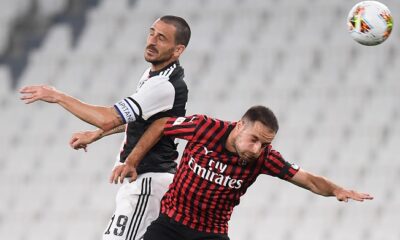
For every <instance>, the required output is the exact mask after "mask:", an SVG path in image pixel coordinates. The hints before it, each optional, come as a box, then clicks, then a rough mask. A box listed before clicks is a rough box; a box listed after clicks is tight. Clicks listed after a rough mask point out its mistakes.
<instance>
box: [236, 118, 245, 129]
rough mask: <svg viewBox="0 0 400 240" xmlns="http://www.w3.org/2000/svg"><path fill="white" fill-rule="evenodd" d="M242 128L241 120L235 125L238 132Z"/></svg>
mask: <svg viewBox="0 0 400 240" xmlns="http://www.w3.org/2000/svg"><path fill="white" fill-rule="evenodd" d="M243 127H244V122H243V120H239V121H238V122H237V123H236V128H237V129H238V130H242V128H243Z"/></svg>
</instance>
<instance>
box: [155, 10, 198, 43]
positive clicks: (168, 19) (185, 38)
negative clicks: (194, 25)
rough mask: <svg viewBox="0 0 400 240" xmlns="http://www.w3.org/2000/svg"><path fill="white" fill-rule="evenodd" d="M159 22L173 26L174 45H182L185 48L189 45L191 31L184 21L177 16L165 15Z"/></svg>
mask: <svg viewBox="0 0 400 240" xmlns="http://www.w3.org/2000/svg"><path fill="white" fill-rule="evenodd" d="M160 20H161V21H163V22H165V23H168V24H172V25H174V27H175V28H176V33H175V43H176V44H182V45H185V47H187V45H188V44H189V40H190V35H191V31H190V27H189V24H188V23H187V22H186V21H185V19H183V18H181V17H177V16H172V15H165V16H162V17H161V18H160Z"/></svg>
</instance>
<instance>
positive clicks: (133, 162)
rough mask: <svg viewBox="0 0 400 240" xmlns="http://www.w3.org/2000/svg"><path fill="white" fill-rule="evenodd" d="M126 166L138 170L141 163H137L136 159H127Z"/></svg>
mask: <svg viewBox="0 0 400 240" xmlns="http://www.w3.org/2000/svg"><path fill="white" fill-rule="evenodd" d="M125 164H126V165H128V166H130V167H133V168H136V167H137V166H138V165H139V161H137V160H136V159H134V158H129V157H128V158H127V159H126V161H125Z"/></svg>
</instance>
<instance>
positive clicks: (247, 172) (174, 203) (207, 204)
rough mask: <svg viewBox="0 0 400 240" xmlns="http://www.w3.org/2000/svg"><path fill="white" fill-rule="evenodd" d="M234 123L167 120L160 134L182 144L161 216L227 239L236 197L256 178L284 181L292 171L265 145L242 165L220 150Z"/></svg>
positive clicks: (293, 167)
mask: <svg viewBox="0 0 400 240" xmlns="http://www.w3.org/2000/svg"><path fill="white" fill-rule="evenodd" d="M235 125H236V123H231V122H226V121H221V120H217V119H213V118H209V117H207V116H204V115H194V116H189V117H178V118H170V119H169V120H168V122H167V124H166V126H165V128H164V134H165V135H166V136H171V137H175V138H182V139H185V140H187V141H188V143H187V145H186V147H185V150H184V152H183V155H182V159H181V161H180V163H179V167H178V171H177V173H176V174H175V177H174V180H173V183H172V184H171V185H170V187H169V189H168V191H167V193H166V194H165V195H164V197H163V199H162V201H161V213H163V214H165V215H168V216H169V217H170V218H172V219H173V220H175V221H177V222H180V223H182V224H183V225H185V226H188V227H190V228H192V229H195V230H198V231H203V232H213V233H221V234H227V232H228V221H229V219H230V217H231V214H232V211H233V208H234V207H235V206H236V205H238V204H239V202H240V197H241V196H242V195H243V194H245V192H246V190H247V188H248V187H249V186H250V185H251V184H252V183H254V181H255V180H256V179H257V177H258V176H259V175H260V174H268V175H271V176H275V177H279V178H281V179H285V180H287V179H290V178H292V177H293V176H294V175H295V174H296V173H297V171H298V169H299V168H298V167H297V166H296V165H293V164H290V163H288V162H286V161H285V160H284V159H283V157H282V156H281V154H280V153H279V152H277V151H275V150H274V149H272V147H271V146H268V148H265V150H264V151H263V152H262V154H261V155H260V157H259V158H258V160H257V161H254V162H252V163H248V164H245V163H243V162H242V161H240V158H239V156H238V155H237V154H235V153H232V152H229V151H228V150H226V148H225V143H226V139H227V137H228V135H229V133H230V132H231V131H232V129H233V128H234V127H235Z"/></svg>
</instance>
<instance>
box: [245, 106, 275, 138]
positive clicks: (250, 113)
mask: <svg viewBox="0 0 400 240" xmlns="http://www.w3.org/2000/svg"><path fill="white" fill-rule="evenodd" d="M242 120H248V121H250V122H252V123H254V122H256V121H259V122H260V123H262V124H263V125H264V126H266V127H269V128H271V129H272V130H273V131H274V132H275V133H277V132H278V129H279V124H278V120H277V119H276V117H275V114H274V113H273V112H272V111H271V109H269V108H267V107H264V106H253V107H251V108H250V109H249V110H247V111H246V113H245V114H244V115H243V117H242Z"/></svg>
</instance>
